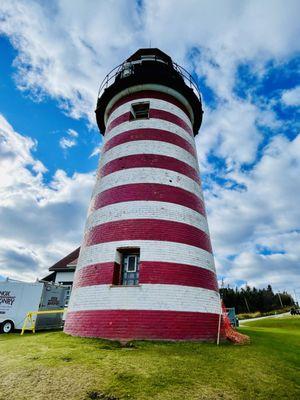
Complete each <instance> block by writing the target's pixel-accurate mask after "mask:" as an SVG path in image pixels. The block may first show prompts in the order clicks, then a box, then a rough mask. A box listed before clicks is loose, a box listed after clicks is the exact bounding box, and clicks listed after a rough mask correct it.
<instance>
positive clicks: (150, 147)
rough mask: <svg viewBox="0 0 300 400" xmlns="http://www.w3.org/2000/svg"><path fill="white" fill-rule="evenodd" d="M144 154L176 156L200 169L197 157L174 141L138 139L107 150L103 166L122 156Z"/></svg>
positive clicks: (103, 157)
mask: <svg viewBox="0 0 300 400" xmlns="http://www.w3.org/2000/svg"><path fill="white" fill-rule="evenodd" d="M138 154H140V155H142V154H157V155H160V156H168V157H173V158H176V159H177V160H180V161H182V162H184V163H186V164H188V165H190V166H191V167H193V168H194V169H195V170H196V171H198V161H197V159H196V158H195V157H194V156H193V155H192V154H191V153H189V152H188V151H186V150H184V149H183V148H182V147H179V146H176V145H174V144H172V143H166V142H160V141H158V140H136V141H132V142H126V143H122V144H119V145H118V146H115V147H113V148H111V149H110V150H108V151H105V152H104V153H103V155H102V157H101V162H100V163H101V166H103V165H105V164H107V163H108V162H110V161H112V160H115V159H117V158H120V157H126V156H130V155H138Z"/></svg>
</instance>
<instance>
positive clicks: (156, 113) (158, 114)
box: [106, 108, 194, 136]
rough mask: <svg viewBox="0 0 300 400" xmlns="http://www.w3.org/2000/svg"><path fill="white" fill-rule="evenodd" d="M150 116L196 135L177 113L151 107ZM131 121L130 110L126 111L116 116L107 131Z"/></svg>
mask: <svg viewBox="0 0 300 400" xmlns="http://www.w3.org/2000/svg"><path fill="white" fill-rule="evenodd" d="M149 118H150V119H151V118H157V119H162V120H164V121H169V122H171V123H173V124H175V125H177V126H180V127H181V128H182V129H184V130H185V131H186V132H187V133H189V134H190V135H191V136H194V134H193V130H192V128H191V127H190V126H189V125H188V124H187V123H186V122H185V121H184V120H183V119H181V118H179V117H177V115H175V114H172V113H170V112H168V111H164V110H157V109H154V108H151V109H150V111H149ZM128 121H130V112H126V113H124V114H122V115H119V116H118V117H116V118H115V119H114V120H112V121H111V122H110V124H109V125H108V127H107V129H106V132H109V131H111V130H112V129H113V128H115V127H116V126H118V125H120V124H122V123H124V122H128Z"/></svg>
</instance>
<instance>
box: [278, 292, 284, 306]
mask: <svg viewBox="0 0 300 400" xmlns="http://www.w3.org/2000/svg"><path fill="white" fill-rule="evenodd" d="M278 297H279V300H280V304H281V308H283V304H282V300H281V296H280V293H279V292H278Z"/></svg>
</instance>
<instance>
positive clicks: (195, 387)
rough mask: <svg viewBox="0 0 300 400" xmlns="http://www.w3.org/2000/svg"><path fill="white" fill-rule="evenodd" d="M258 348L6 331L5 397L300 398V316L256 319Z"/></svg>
mask: <svg viewBox="0 0 300 400" xmlns="http://www.w3.org/2000/svg"><path fill="white" fill-rule="evenodd" d="M240 330H241V332H243V333H246V334H247V335H250V337H251V341H252V343H251V345H246V346H233V345H230V344H223V345H221V346H219V347H217V346H216V345H214V344H208V343H187V342H184V343H169V342H168V343H166V342H133V344H132V347H123V348H122V347H120V346H119V344H118V343H116V342H109V341H104V340H96V339H81V338H73V337H70V336H67V335H65V334H64V333H62V332H51V333H37V334H36V335H32V334H31V333H28V334H26V335H25V336H23V337H22V336H20V335H18V334H12V335H1V336H0V399H1V400H2V399H3V400H4V399H9V400H27V399H28V400H29V399H30V400H35V399H47V400H52V399H56V400H60V399H70V400H73V399H74V400H77V399H78V400H79V399H80V400H88V399H102V400H115V399H138V400H146V399H147V400H148V399H149V400H150V399H155V400H162V399H164V400H179V399H180V400H182V399H184V400H200V399H266V400H269V399H280V400H282V399H288V400H293V399H295V400H296V399H300V318H299V317H292V318H290V317H289V318H280V319H279V318H278V319H276V318H274V319H264V320H262V321H252V322H249V323H248V324H247V325H245V326H243V328H241V329H240Z"/></svg>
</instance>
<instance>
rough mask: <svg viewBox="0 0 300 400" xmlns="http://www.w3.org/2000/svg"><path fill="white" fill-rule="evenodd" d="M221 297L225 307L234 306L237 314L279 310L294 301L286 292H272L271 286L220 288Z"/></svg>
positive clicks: (292, 303)
mask: <svg viewBox="0 0 300 400" xmlns="http://www.w3.org/2000/svg"><path fill="white" fill-rule="evenodd" d="M220 295H221V298H222V300H223V302H224V304H225V306H226V307H227V308H230V307H235V312H236V313H237V314H243V313H252V312H256V311H260V312H268V311H273V310H279V309H281V308H284V307H292V306H294V305H295V302H294V300H293V298H292V296H291V295H290V294H288V293H287V292H285V291H284V292H282V293H281V292H280V293H274V292H273V289H272V286H271V285H268V286H267V288H264V289H256V288H255V287H253V288H251V287H250V286H246V288H241V289H238V288H237V287H236V288H235V289H233V288H230V287H229V286H228V287H227V288H221V289H220Z"/></svg>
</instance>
